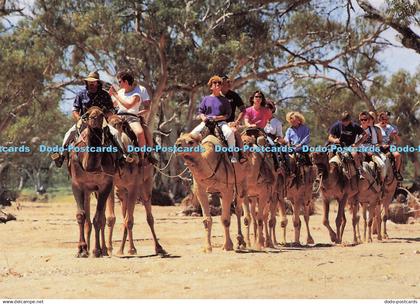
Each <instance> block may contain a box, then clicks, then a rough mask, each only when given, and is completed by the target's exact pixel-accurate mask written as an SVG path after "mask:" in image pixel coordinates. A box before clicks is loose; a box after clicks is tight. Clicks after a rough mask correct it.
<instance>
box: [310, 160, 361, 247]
mask: <svg viewBox="0 0 420 304" xmlns="http://www.w3.org/2000/svg"><path fill="white" fill-rule="evenodd" d="M331 156H332V157H331V158H330V157H329V155H328V154H327V153H323V152H314V153H313V154H312V160H313V163H314V164H315V165H316V166H317V168H318V172H319V176H320V179H321V182H320V190H321V196H322V202H323V207H324V208H323V209H324V216H323V220H322V223H323V224H324V226H325V227H327V229H328V232H329V234H330V238H331V241H332V242H335V243H337V244H339V243H341V242H342V240H343V232H344V227H345V222H344V223H343V221H345V214H344V213H345V206H346V202H349V203H350V204H351V206H352V208H351V210H352V212H353V242H354V243H355V244H357V243H358V239H357V233H356V226H357V220H358V217H357V206H354V205H355V204H357V203H358V202H357V194H358V184H357V182H358V178H357V175H356V171H355V169H354V167H353V166H352V165H351V164H350V161H351V160H348V159H344V158H343V157H342V156H339V155H336V156H334V155H331ZM333 200H337V203H338V212H337V217H336V220H335V223H336V231H334V230H333V229H332V228H331V226H330V223H329V219H328V217H329V210H330V203H331V201H333Z"/></svg>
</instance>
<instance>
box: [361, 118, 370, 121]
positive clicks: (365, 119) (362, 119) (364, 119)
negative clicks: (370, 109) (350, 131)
mask: <svg viewBox="0 0 420 304" xmlns="http://www.w3.org/2000/svg"><path fill="white" fill-rule="evenodd" d="M368 120H369V119H367V118H360V121H368Z"/></svg>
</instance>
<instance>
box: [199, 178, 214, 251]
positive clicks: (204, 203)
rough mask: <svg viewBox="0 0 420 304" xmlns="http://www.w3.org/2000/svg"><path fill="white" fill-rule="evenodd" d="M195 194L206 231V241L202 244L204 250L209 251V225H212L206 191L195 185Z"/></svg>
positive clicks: (210, 247)
mask: <svg viewBox="0 0 420 304" xmlns="http://www.w3.org/2000/svg"><path fill="white" fill-rule="evenodd" d="M196 195H197V198H198V201H199V202H200V205H201V210H202V212H203V217H204V220H203V224H204V229H205V231H206V241H205V244H204V252H211V251H212V246H211V226H212V219H211V215H210V206H209V200H208V197H207V193H206V192H205V189H203V188H202V187H200V186H199V185H197V189H196Z"/></svg>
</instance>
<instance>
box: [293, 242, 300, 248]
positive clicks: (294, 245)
mask: <svg viewBox="0 0 420 304" xmlns="http://www.w3.org/2000/svg"><path fill="white" fill-rule="evenodd" d="M292 247H302V244H301V243H300V242H293V243H292Z"/></svg>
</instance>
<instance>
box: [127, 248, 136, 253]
mask: <svg viewBox="0 0 420 304" xmlns="http://www.w3.org/2000/svg"><path fill="white" fill-rule="evenodd" d="M128 254H129V255H136V254H137V249H136V248H134V247H133V248H130V249H128Z"/></svg>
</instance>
